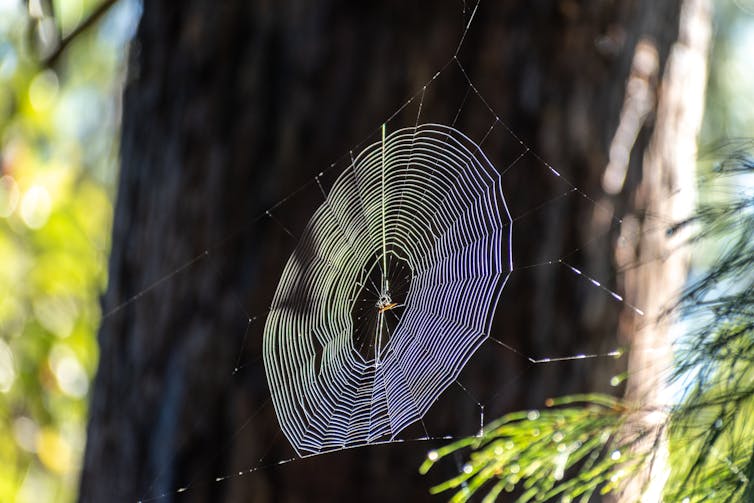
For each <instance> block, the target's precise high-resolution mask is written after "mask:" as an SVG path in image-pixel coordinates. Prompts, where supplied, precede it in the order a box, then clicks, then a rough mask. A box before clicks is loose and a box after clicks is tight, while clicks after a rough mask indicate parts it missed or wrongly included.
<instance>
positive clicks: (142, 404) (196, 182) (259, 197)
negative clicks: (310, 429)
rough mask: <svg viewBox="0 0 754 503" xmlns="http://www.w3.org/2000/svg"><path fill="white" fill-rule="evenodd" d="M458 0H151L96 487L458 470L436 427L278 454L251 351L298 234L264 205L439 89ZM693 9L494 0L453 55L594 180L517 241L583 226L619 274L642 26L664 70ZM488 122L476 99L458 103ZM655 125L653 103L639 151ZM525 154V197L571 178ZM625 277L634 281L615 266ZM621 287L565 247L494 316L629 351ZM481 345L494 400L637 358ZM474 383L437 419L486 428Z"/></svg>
mask: <svg viewBox="0 0 754 503" xmlns="http://www.w3.org/2000/svg"><path fill="white" fill-rule="evenodd" d="M467 3H468V2H467ZM467 8H468V9H467V12H466V18H467V19H468V15H469V13H470V12H471V8H472V5H467ZM462 9H463V5H462V3H461V2H457V1H443V2H436V1H428V0H427V1H424V0H423V1H418V2H398V1H383V2H336V1H321V2H303V1H300V0H290V1H288V0H286V1H275V2H273V1H264V0H251V1H250V0H226V1H222V2H212V1H210V0H189V1H186V2H171V1H167V0H148V1H146V2H144V12H143V17H142V20H141V25H140V28H139V30H138V34H137V36H136V39H135V41H134V42H133V46H132V49H131V61H130V66H129V73H128V82H127V88H126V92H125V97H124V116H123V133H122V134H123V137H122V146H121V150H122V154H121V174H120V185H119V188H118V195H117V205H116V212H115V222H114V230H113V241H112V255H111V258H110V276H109V278H110V279H109V285H108V290H107V293H106V295H105V297H104V299H103V311H104V312H105V313H110V314H108V315H107V316H106V318H105V319H104V321H103V323H102V327H101V330H100V334H99V341H100V345H101V359H100V366H99V371H98V373H97V377H96V383H95V387H94V395H93V399H92V404H91V413H90V423H89V428H88V443H87V448H86V455H85V462H84V468H83V474H82V482H81V494H80V500H81V501H87V502H90V501H91V502H103V501H137V500H142V499H144V500H146V499H149V498H153V497H156V496H161V501H175V500H181V501H286V502H294V501H365V502H366V501H423V500H430V499H432V498H431V497H430V495H429V493H428V491H427V488H428V487H429V486H430V484H431V483H432V482H436V481H438V480H439V479H440V478H443V477H447V476H449V475H450V474H452V473H454V471H455V470H457V468H458V467H456V466H448V467H447V470H446V471H444V472H443V471H442V470H438V472H437V473H435V474H434V477H435V478H431V477H420V476H419V475H418V473H417V468H418V466H419V464H420V463H421V461H422V459H423V457H424V455H425V454H426V451H427V450H428V449H429V448H430V447H431V446H433V445H440V444H441V443H440V442H437V443H435V444H431V443H427V442H425V443H421V442H419V443H405V444H398V445H386V446H375V447H369V448H360V449H353V450H349V451H344V452H336V453H331V454H327V455H324V456H318V457H314V458H308V459H305V460H300V461H295V462H291V463H287V464H283V465H279V466H267V465H271V464H274V463H275V462H276V461H279V460H282V459H285V458H287V457H290V448H289V447H287V443H286V440H285V438H284V437H283V436H282V434H281V433H279V432H280V428H279V426H278V425H277V423H276V420H275V417H274V414H273V410H272V407H271V405H270V403H269V392H268V390H267V382H266V378H265V375H264V369H263V366H262V364H261V360H258V359H256V360H255V358H257V357H258V355H259V354H260V351H261V340H259V337H260V334H261V326H262V325H263V321H264V314H263V313H264V303H265V301H268V300H269V298H270V297H271V295H272V292H273V291H274V288H275V285H276V283H277V280H278V277H279V274H280V272H281V271H282V266H283V264H284V260H285V259H286V258H287V255H288V254H289V253H290V251H291V250H292V246H293V244H295V241H293V240H292V239H291V238H290V237H288V236H287V235H286V234H285V233H282V232H280V226H279V224H278V223H277V222H276V221H274V220H272V219H270V218H263V219H261V220H259V221H256V222H254V221H253V218H254V216H255V215H258V214H259V213H260V212H263V211H264V210H265V209H266V208H268V207H270V206H271V205H272V204H274V203H275V202H277V201H278V200H280V199H281V198H283V197H285V196H286V195H288V194H290V193H291V192H292V191H293V190H295V189H296V188H297V187H298V186H300V185H301V184H302V183H306V182H311V181H312V177H313V175H315V174H316V173H317V172H318V171H319V170H321V169H323V168H326V167H328V166H329V165H330V164H331V163H332V162H333V161H334V160H335V159H337V158H339V157H340V156H341V155H342V154H343V153H344V152H348V150H349V148H351V146H353V145H355V144H358V143H359V142H360V141H361V140H362V139H363V138H364V137H365V136H367V135H368V134H369V132H370V131H372V130H373V129H374V128H375V127H377V126H378V125H379V124H381V123H382V121H384V120H385V118H386V117H388V116H389V115H390V114H391V113H392V112H393V111H394V110H395V109H396V108H397V107H398V106H400V105H401V104H402V103H404V102H405V100H406V99H407V97H409V96H411V95H413V94H414V93H415V92H416V91H417V90H419V89H421V88H422V85H424V84H425V83H426V82H428V81H429V79H430V78H431V77H432V75H433V74H434V73H435V72H436V71H437V70H438V69H440V68H441V67H442V66H443V65H444V64H445V63H446V62H447V61H448V60H449V59H450V58H451V56H452V55H453V53H454V51H455V47H456V44H457V43H458V40H459V37H460V34H461V31H462V24H463V21H462V15H461V11H462ZM677 16H678V2H675V1H667V2H659V3H656V2H652V1H648V0H633V1H626V0H612V1H591V2H576V1H572V0H560V1H549V0H548V1H534V2H532V1H512V0H507V1H499V0H494V1H492V0H489V1H483V2H482V4H481V6H480V7H479V10H478V12H477V13H476V15H475V17H474V20H473V24H472V27H471V30H470V31H469V33H468V35H467V37H466V39H465V41H464V45H463V50H462V51H461V54H460V55H459V57H460V59H461V61H462V63H463V66H464V68H465V69H466V70H468V71H469V73H470V75H471V77H472V78H473V79H475V80H476V83H477V87H478V89H479V91H480V93H482V95H484V96H485V98H486V99H487V100H488V101H489V102H490V104H491V105H492V106H493V107H494V108H495V109H496V110H497V111H498V112H499V114H500V116H501V118H502V119H503V120H504V121H505V122H506V124H508V125H509V126H510V127H511V128H512V130H513V131H515V133H516V134H517V135H518V136H519V137H521V138H522V139H524V141H526V142H527V143H528V144H529V145H530V146H531V147H532V148H533V149H534V150H535V151H536V152H537V153H538V154H539V155H540V156H541V157H542V158H543V159H546V160H547V161H548V162H549V163H550V164H552V165H553V166H556V167H557V168H558V170H559V171H561V172H562V173H563V174H564V175H565V176H567V177H568V178H569V180H571V181H572V182H573V183H574V184H575V185H576V186H578V187H579V188H580V189H582V190H583V191H584V192H585V193H587V194H590V195H591V196H593V200H587V199H586V198H583V197H580V196H576V197H568V198H564V199H563V201H562V202H560V203H558V204H548V205H545V206H543V209H542V210H540V211H537V212H536V214H535V216H534V217H533V218H532V220H530V221H529V222H527V223H526V225H519V226H518V227H517V228H516V237H517V242H516V258H517V260H518V261H519V263H524V264H525V263H535V262H537V261H539V260H541V259H542V258H545V259H547V258H550V259H551V258H558V257H562V256H565V255H566V254H567V253H569V252H570V251H571V250H573V249H577V248H579V249H581V250H582V251H580V252H578V253H576V254H574V255H570V256H569V259H570V260H571V261H572V262H573V263H575V264H578V265H582V266H583V268H584V269H585V270H587V271H588V272H589V273H590V274H591V275H593V276H595V277H597V278H600V279H609V278H616V271H615V266H614V257H613V251H612V250H613V247H614V246H615V241H616V237H617V235H618V228H617V227H616V226H615V225H614V223H615V222H616V220H615V218H617V217H620V216H621V215H623V214H625V213H626V212H628V211H630V210H631V195H632V193H633V190H634V188H635V187H636V186H637V185H638V183H639V181H640V180H641V177H642V173H641V159H640V156H632V158H631V161H630V166H629V171H628V176H627V179H626V182H625V185H624V187H623V189H622V190H621V191H620V192H619V193H617V194H616V195H613V196H609V197H608V196H596V195H595V194H603V192H602V189H601V186H600V183H601V177H602V173H603V171H604V169H605V166H606V164H607V162H608V148H609V145H610V142H611V140H612V138H613V135H614V132H615V130H616V128H617V126H618V122H619V117H620V112H621V107H622V106H623V103H624V95H625V89H626V80H627V78H628V76H629V72H630V70H631V65H632V60H633V57H634V49H635V47H636V45H637V43H638V42H639V40H641V39H647V40H650V41H651V42H652V43H653V44H654V45H655V47H656V49H657V54H658V56H659V69H660V70H659V71H660V72H662V68H663V65H664V62H665V58H666V57H667V54H668V49H669V47H670V44H671V43H672V42H673V40H674V39H675V37H676V35H677ZM452 82H455V81H451V84H452ZM451 84H449V85H447V86H445V87H442V88H438V89H437V90H436V91H435V92H434V93H433V95H432V101H431V103H425V105H426V107H427V110H435V111H437V110H441V111H443V113H444V116H445V117H448V116H449V117H452V116H453V111H454V110H456V109H457V108H458V107H459V101H460V99H461V98H462V97H463V96H464V93H465V89H466V86H465V84H464V83H463V82H462V81H460V80H458V81H457V82H456V83H455V84H452V85H451ZM650 85H656V82H650ZM428 113H429V112H428ZM441 115H442V114H441ZM475 121H476V122H475ZM479 121H482V122H481V123H479ZM488 124H489V117H484V118H483V119H482V118H480V114H472V113H469V114H464V115H462V116H461V117H460V118H459V122H458V124H457V126H458V128H459V129H461V130H465V129H468V130H474V131H480V130H482V131H483V130H484V129H485V128H486V126H487V125H488ZM651 130H652V121H651V114H650V117H649V119H648V120H647V121H646V122H645V123H644V125H643V126H642V128H641V130H640V131H639V134H638V137H637V139H636V142H635V143H634V144H633V145H632V148H633V151H634V152H642V151H643V150H644V148H645V146H646V143H647V140H648V138H649V135H650V133H651ZM477 139H478V138H477ZM491 148H495V147H494V145H492V146H491ZM501 148H502V147H501ZM513 157H515V155H514V156H512V157H511V159H512V158H513ZM509 173H510V174H509V175H507V178H506V187H508V188H510V190H509V194H507V196H508V197H509V198H510V199H511V205H512V206H513V207H516V208H527V207H534V203H533V202H532V201H536V197H532V192H536V191H538V193H542V194H555V193H557V191H558V189H557V188H554V187H553V184H554V183H556V182H557V180H556V177H553V176H552V175H551V174H550V173H548V172H547V170H546V169H544V165H543V164H542V163H541V162H539V161H536V160H535V159H533V158H531V157H528V158H527V159H525V163H524V164H522V165H521V166H516V168H515V169H511V170H510V172H509ZM314 188H315V190H312V191H308V190H307V191H304V196H302V197H301V198H295V199H291V201H290V202H289V203H287V204H286V205H285V211H286V212H287V213H285V215H282V214H281V215H277V218H278V219H279V220H281V221H282V222H283V223H284V224H285V225H286V226H289V227H290V228H291V229H292V230H295V229H301V228H302V227H303V225H304V224H305V223H306V221H307V219H308V218H309V217H310V215H311V211H312V208H314V207H316V205H317V204H319V202H321V197H320V199H319V202H317V199H316V197H315V196H317V192H316V186H315V187H314ZM307 194H311V197H309V196H308V195H307ZM320 196H321V195H320ZM527 198H528V199H527ZM281 211H282V210H281ZM605 211H608V212H609V215H608V216H607V217H606V216H605V213H604V212H605ZM294 234H295V232H294ZM595 236H598V239H595ZM194 259H195V260H194ZM158 280H159V282H158V283H157V284H155V282H156V281H158ZM610 286H611V287H612V288H615V289H621V288H622V286H621V284H620V283H619V282H617V280H615V279H613V281H612V283H611V284H610ZM148 287H149V288H148ZM147 288H148V289H147ZM145 289H146V290H145ZM620 309H621V305H620V304H617V303H615V302H613V301H612V300H611V298H610V297H609V296H608V295H606V294H605V293H604V292H603V291H601V290H599V289H597V288H594V287H593V286H590V285H589V284H588V282H586V281H584V280H583V279H579V278H577V277H575V275H574V274H572V273H571V272H569V271H568V270H567V269H566V268H564V267H561V266H558V265H554V266H542V267H533V268H530V269H522V270H521V271H520V272H518V271H514V274H513V275H512V276H511V281H510V284H509V285H508V286H507V287H506V290H505V291H504V293H503V296H502V299H501V305H500V306H499V308H498V314H497V317H496V320H495V324H494V327H493V335H494V336H496V337H498V338H500V339H501V340H504V341H505V342H506V343H508V344H510V345H511V346H514V347H516V348H518V349H519V350H520V351H521V352H523V353H525V354H527V355H531V356H534V357H544V356H558V355H568V354H575V353H579V352H598V351H605V350H611V349H614V348H615V347H616V346H617V345H618V341H617V335H616V334H617V324H618V314H619V311H620ZM248 313H251V315H252V316H254V315H259V318H258V319H257V320H254V322H252V324H251V330H250V331H249V334H250V336H249V337H248V339H247V341H246V343H245V344H244V345H243V347H244V354H243V355H242V362H244V363H246V365H244V366H243V368H241V369H240V370H239V371H238V372H237V373H235V374H234V373H233V369H234V367H235V366H236V362H237V359H238V354H239V349H240V348H241V347H242V339H243V336H244V332H245V330H246V327H247V315H248ZM482 349H483V350H480V351H479V353H478V355H476V356H475V357H474V358H473V359H472V361H471V362H470V364H469V368H468V369H467V370H465V371H464V373H463V375H462V377H461V379H462V382H463V383H464V385H465V386H466V387H467V388H468V389H469V390H470V391H472V392H473V394H474V395H475V400H478V401H482V402H483V403H485V405H486V409H485V415H486V417H487V418H492V417H494V416H498V415H500V414H502V413H505V412H507V411H511V410H514V409H518V408H523V407H540V406H542V404H543V401H544V399H545V398H547V397H549V396H556V395H560V394H564V393H570V392H579V391H593V390H605V389H607V388H608V385H607V381H608V380H609V377H610V376H611V375H613V373H615V372H616V371H619V370H620V369H621V362H620V361H618V362H616V361H614V360H593V361H590V362H589V363H587V362H581V364H573V363H571V364H568V363H563V364H549V365H530V364H528V362H527V361H526V360H525V359H523V358H521V357H520V356H519V355H516V354H514V353H512V352H509V351H505V350H504V349H503V348H501V347H487V346H485V347H483V348H482ZM623 365H625V364H623ZM469 400H470V399H469V397H468V396H466V395H465V394H464V393H461V392H459V390H458V389H455V388H454V389H449V391H448V393H446V395H444V396H443V398H441V399H440V401H439V402H438V403H437V404H436V406H435V408H433V410H432V413H433V415H434V417H435V418H436V419H435V420H434V421H435V422H434V423H432V424H431V426H432V429H433V430H434V431H437V432H440V433H447V432H451V433H456V434H460V433H470V432H473V431H474V428H475V427H478V424H479V416H478V412H477V413H476V415H475V412H474V411H475V409H474V407H473V405H474V404H473V403H471V404H470V402H469ZM469 405H472V407H469ZM430 433H433V431H430ZM260 459H261V460H262V461H260ZM259 466H263V468H261V469H259V470H256V471H253V472H252V473H249V474H246V475H243V476H236V477H231V478H229V479H228V480H225V481H222V482H215V477H217V476H219V475H225V474H230V473H236V472H239V471H246V470H248V469H249V468H252V467H259ZM182 487H187V488H188V490H186V491H185V492H177V491H178V490H179V489H180V488H182ZM440 499H445V498H444V497H440Z"/></svg>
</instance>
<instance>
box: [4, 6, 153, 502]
mask: <svg viewBox="0 0 754 503" xmlns="http://www.w3.org/2000/svg"><path fill="white" fill-rule="evenodd" d="M111 3H112V2H111ZM100 5H101V3H100V1H96V0H55V1H54V2H53V1H51V0H31V1H29V2H26V1H23V0H0V162H1V163H2V164H1V165H0V166H1V168H0V170H1V171H0V264H1V265H0V467H1V468H0V501H3V502H5V501H8V502H10V501H35V502H39V501H70V500H72V499H73V498H74V497H75V494H76V488H77V485H78V472H79V466H80V459H81V456H82V453H83V447H84V437H85V426H86V415H87V397H88V394H89V387H90V382H91V379H92V377H93V373H94V372H95V369H96V366H97V344H96V330H97V326H98V323H99V320H100V316H101V314H100V306H99V294H100V293H101V292H102V291H103V290H104V287H105V281H106V277H105V276H106V262H107V255H108V249H109V245H108V241H109V235H110V225H111V219H112V198H113V193H114V184H115V179H116V174H117V149H118V136H119V135H118V131H119V115H120V94H121V87H122V82H123V76H124V72H125V58H126V45H127V43H128V41H129V40H130V38H131V36H132V35H133V33H134V30H135V26H136V22H137V19H138V13H139V10H140V6H139V4H138V3H137V2H134V1H127V0H123V1H119V2H117V3H112V5H111V6H108V9H107V10H106V11H103V12H102V13H101V14H98V16H97V20H96V21H97V22H96V24H95V23H92V25H91V26H89V27H88V28H87V29H86V30H83V31H81V32H80V33H77V32H76V30H77V27H79V26H81V24H82V23H84V22H86V21H87V20H88V19H89V17H90V15H91V13H93V12H95V11H96V9H97V8H98V7H99V6H100ZM71 34H74V35H73V36H72V37H71ZM68 37H70V38H68ZM69 42H70V43H69ZM60 47H64V50H63V51H61V52H60V53H59V55H57V56H56V57H54V58H53V55H54V54H56V51H58V50H59V48H60Z"/></svg>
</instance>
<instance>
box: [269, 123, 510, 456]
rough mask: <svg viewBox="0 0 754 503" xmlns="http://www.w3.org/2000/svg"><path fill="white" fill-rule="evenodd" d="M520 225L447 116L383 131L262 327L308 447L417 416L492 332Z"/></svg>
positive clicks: (296, 442)
mask: <svg viewBox="0 0 754 503" xmlns="http://www.w3.org/2000/svg"><path fill="white" fill-rule="evenodd" d="M511 233H512V219H511V216H510V213H509V211H508V207H507V205H506V201H505V198H504V195H503V190H502V186H501V182H500V176H499V174H498V172H497V171H496V170H495V168H494V166H492V164H491V163H490V162H489V161H488V159H487V158H486V157H485V155H484V153H483V152H482V151H481V149H480V148H479V146H478V145H476V144H475V143H474V142H473V141H472V140H470V139H469V138H468V137H466V136H465V135H464V134H463V133H461V132H459V131H457V130H456V129H453V128H451V127H448V126H443V125H439V124H423V125H417V126H416V127H410V128H404V129H400V130H396V131H394V132H392V133H390V134H389V135H386V134H385V129H384V126H383V130H382V140H381V141H377V142H375V143H374V144H372V145H370V146H368V147H366V148H365V149H364V150H363V151H362V152H361V153H360V154H359V155H358V156H357V157H356V158H355V159H352V162H351V164H350V166H349V167H348V168H346V169H345V170H344V171H343V173H341V174H340V175H339V176H338V178H337V179H336V181H335V183H334V184H333V186H332V189H331V190H330V192H329V193H328V195H327V196H326V199H325V201H324V203H323V204H322V205H321V206H320V207H319V208H318V209H317V210H316V212H315V213H314V215H313V216H312V218H311V220H310V221H309V223H308V225H307V226H306V228H305V230H304V232H303V234H302V236H301V239H300V241H299V242H298V244H297V246H296V248H295V250H294V251H293V253H292V255H291V257H290V258H289V260H288V262H287V264H286V267H285V269H284V271H283V274H282V276H281V279H280V282H279V284H278V287H277V289H276V292H275V295H274V297H273V300H272V304H271V308H270V311H269V313H268V317H267V322H266V324H265V328H264V336H263V360H264V366H265V370H266V374H267V379H268V383H269V387H270V392H271V396H272V401H273V405H274V409H275V412H276V415H277V418H278V421H279V423H280V427H281V429H282V431H283V432H284V434H285V436H286V437H287V439H288V440H289V442H290V443H291V445H292V446H293V447H294V449H295V450H296V451H297V453H298V454H299V455H311V454H317V453H321V452H323V451H328V450H334V449H341V448H346V447H353V446H357V445H364V444H370V443H375V442H387V441H391V440H394V439H396V438H397V435H398V434H399V433H400V432H401V431H402V430H404V429H405V428H406V427H408V426H409V425H411V424H413V423H414V422H416V421H418V420H421V418H422V417H423V416H424V414H425V413H426V412H427V411H428V409H429V408H430V407H431V406H432V404H433V403H434V402H435V401H436V400H437V399H438V397H439V396H440V395H441V394H442V392H443V391H444V390H445V389H446V388H447V387H448V386H449V385H450V384H451V383H452V382H453V381H454V380H455V379H456V378H457V377H458V374H459V373H460V371H461V370H462V369H463V367H464V365H465V363H466V362H467V360H468V359H469V358H470V357H471V355H472V354H473V353H474V351H475V350H476V349H477V348H478V347H479V346H480V344H481V343H482V342H484V340H485V339H486V337H487V334H488V333H489V330H490V324H491V321H492V316H493V313H494V310H495V307H496V305H497V301H498V298H499V296H500V292H501V291H502V288H503V286H504V285H505V282H506V281H507V279H508V276H509V275H510V273H511V271H512V269H513V261H512V255H511Z"/></svg>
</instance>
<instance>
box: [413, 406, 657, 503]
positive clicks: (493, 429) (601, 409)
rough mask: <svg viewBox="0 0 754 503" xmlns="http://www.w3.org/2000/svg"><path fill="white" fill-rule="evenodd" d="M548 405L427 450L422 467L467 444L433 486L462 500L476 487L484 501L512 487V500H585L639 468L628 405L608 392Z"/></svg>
mask: <svg viewBox="0 0 754 503" xmlns="http://www.w3.org/2000/svg"><path fill="white" fill-rule="evenodd" d="M547 405H548V407H549V408H548V409H544V410H532V411H528V412H514V413H511V414H507V415H505V416H503V417H502V418H500V419H498V420H497V421H494V422H492V423H490V424H489V425H488V426H486V427H485V428H484V431H483V432H482V433H481V434H480V435H479V436H476V437H468V438H464V439H461V440H459V441H457V442H455V443H452V444H450V445H448V446H445V447H443V448H441V449H438V450H436V451H431V452H430V453H429V454H428V457H427V460H426V461H424V463H423V464H422V466H421V468H420V469H419V470H420V472H421V473H423V474H426V473H427V472H428V471H429V470H430V468H432V466H434V465H435V464H436V463H437V462H438V461H439V460H441V459H442V458H444V457H446V456H448V455H449V454H453V453H457V452H459V451H462V450H465V449H468V448H470V449H471V450H472V452H471V455H470V457H469V460H468V462H467V463H466V464H465V465H464V466H463V469H462V470H461V473H460V474H459V475H457V476H456V477H454V478H452V479H450V480H448V481H446V482H444V483H442V484H439V485H437V486H435V487H433V488H432V489H431V492H433V493H439V492H443V491H449V490H452V491H456V492H455V494H454V495H453V497H452V498H451V501H454V502H461V501H467V500H468V499H470V498H471V497H472V496H473V495H474V494H476V493H477V492H478V491H481V492H485V493H486V495H485V497H484V500H483V501H485V502H491V501H494V500H495V499H496V498H497V497H498V495H499V494H500V493H502V492H503V491H505V492H511V493H512V492H514V491H516V500H515V501H516V502H517V503H526V502H529V501H546V500H550V499H552V498H559V499H560V501H564V502H571V501H581V502H587V501H589V498H590V497H591V496H592V495H593V494H594V493H595V492H599V493H601V494H605V493H607V492H609V491H611V490H613V489H614V488H615V487H617V486H618V484H619V483H620V482H621V481H622V480H623V479H624V478H625V477H626V476H630V474H631V473H632V471H633V469H635V468H636V467H637V466H639V465H640V464H641V463H642V462H643V460H644V456H645V454H641V451H638V450H635V449H632V446H633V445H635V444H636V443H637V442H639V441H641V440H642V439H643V438H644V437H645V435H646V434H645V433H644V432H642V431H639V430H637V431H634V432H633V433H631V434H627V433H626V428H625V427H624V426H625V424H626V421H627V420H629V419H630V418H631V414H630V413H629V412H630V411H629V410H628V409H626V408H625V407H624V405H623V404H622V403H621V402H620V401H619V400H617V399H615V398H613V397H610V396H607V395H599V394H592V395H576V396H570V397H565V398H560V399H557V400H551V401H548V403H547Z"/></svg>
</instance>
